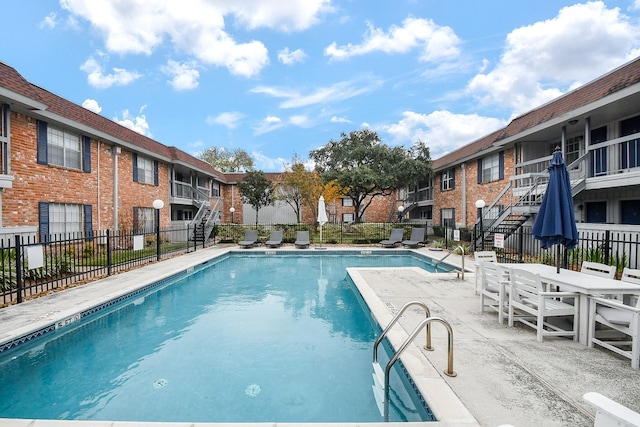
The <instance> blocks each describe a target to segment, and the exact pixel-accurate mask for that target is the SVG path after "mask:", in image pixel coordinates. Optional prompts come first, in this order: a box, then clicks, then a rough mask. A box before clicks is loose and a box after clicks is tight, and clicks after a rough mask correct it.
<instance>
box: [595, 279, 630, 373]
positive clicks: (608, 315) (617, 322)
mask: <svg viewBox="0 0 640 427" xmlns="http://www.w3.org/2000/svg"><path fill="white" fill-rule="evenodd" d="M622 277H623V278H624V279H625V281H626V282H632V283H637V284H639V285H640V270H636V269H630V268H625V269H624V270H623V272H622ZM629 302H632V300H629ZM638 340H640V298H636V299H635V304H633V305H628V304H624V303H623V302H621V301H619V300H614V299H609V298H602V297H599V296H591V297H589V347H593V346H594V344H597V345H599V346H600V347H604V348H606V349H607V350H610V351H613V352H614V353H617V354H619V355H621V356H624V357H627V358H629V359H631V367H632V368H633V369H638V368H639V367H640V343H639V342H638Z"/></svg>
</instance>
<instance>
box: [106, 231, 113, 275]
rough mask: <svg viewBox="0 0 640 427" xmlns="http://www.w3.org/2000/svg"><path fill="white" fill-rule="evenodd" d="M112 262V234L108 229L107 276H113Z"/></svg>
mask: <svg viewBox="0 0 640 427" xmlns="http://www.w3.org/2000/svg"><path fill="white" fill-rule="evenodd" d="M112 261H113V258H112V256H111V233H110V232H109V229H107V276H111V273H112V271H111V264H112Z"/></svg>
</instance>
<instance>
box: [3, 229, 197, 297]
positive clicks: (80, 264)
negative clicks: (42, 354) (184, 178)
mask: <svg viewBox="0 0 640 427" xmlns="http://www.w3.org/2000/svg"><path fill="white" fill-rule="evenodd" d="M194 232H195V230H194V229H193V228H189V227H181V228H176V227H171V228H160V229H157V230H153V231H152V230H148V231H145V230H135V232H134V231H124V230H118V231H111V230H105V231H100V232H92V233H91V234H90V235H86V234H84V233H73V234H72V235H69V234H65V235H49V236H46V238H45V239H40V241H36V239H35V238H33V237H25V236H20V235H16V236H14V238H13V239H8V240H6V239H2V240H0V298H2V304H4V305H7V304H12V303H20V302H22V301H23V300H24V299H26V298H30V297H34V296H38V295H40V294H45V293H47V292H50V291H52V290H55V289H59V288H64V287H68V286H74V285H78V284H82V283H85V282H88V281H92V280H96V279H98V278H100V277H105V276H109V275H111V274H113V273H115V272H119V271H123V270H128V269H131V268H137V267H140V266H142V265H145V264H147V263H150V262H154V261H159V260H161V259H162V258H164V257H169V256H173V255H176V254H180V253H184V252H191V251H195V250H196V246H197V244H196V243H197V242H195V241H194V240H193V236H194ZM200 245H201V246H204V243H203V242H200Z"/></svg>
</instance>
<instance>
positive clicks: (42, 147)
mask: <svg viewBox="0 0 640 427" xmlns="http://www.w3.org/2000/svg"><path fill="white" fill-rule="evenodd" d="M36 126H37V127H38V130H37V133H38V136H37V140H38V163H40V164H41V165H46V164H48V163H47V122H43V121H41V120H38V121H37V124H36Z"/></svg>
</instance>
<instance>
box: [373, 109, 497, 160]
mask: <svg viewBox="0 0 640 427" xmlns="http://www.w3.org/2000/svg"><path fill="white" fill-rule="evenodd" d="M402 116H403V118H402V119H401V120H400V121H399V122H397V123H394V124H390V125H381V126H375V128H374V130H379V131H383V132H386V133H388V134H390V135H392V137H393V139H394V140H395V141H396V142H401V143H414V142H417V141H418V140H420V141H422V142H424V143H425V144H426V145H427V146H428V147H429V150H430V154H431V157H432V158H438V157H441V156H443V155H444V154H446V153H448V152H450V151H453V150H455V149H457V148H459V147H461V146H463V145H466V144H468V143H470V142H472V141H475V140H476V139H478V138H481V137H483V136H485V135H488V134H489V133H491V132H493V131H495V130H497V129H500V128H502V127H504V126H506V125H507V122H505V121H503V120H499V119H495V118H491V117H481V116H478V115H476V114H454V113H452V112H450V111H434V112H432V113H430V114H421V113H416V112H413V111H405V112H404V113H402Z"/></svg>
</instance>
